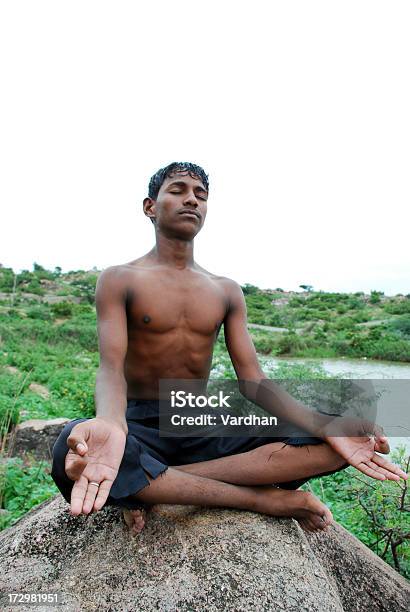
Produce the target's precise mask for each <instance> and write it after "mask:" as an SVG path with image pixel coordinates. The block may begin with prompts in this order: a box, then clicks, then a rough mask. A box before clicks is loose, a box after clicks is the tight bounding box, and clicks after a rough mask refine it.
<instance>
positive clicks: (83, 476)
mask: <svg viewBox="0 0 410 612" xmlns="http://www.w3.org/2000/svg"><path fill="white" fill-rule="evenodd" d="M125 443H126V433H125V432H124V430H123V429H121V427H119V426H118V425H117V424H116V423H114V422H113V421H110V420H109V419H104V418H103V417H96V418H94V419H89V420H87V421H83V422H82V423H78V424H77V425H75V426H74V427H73V429H72V431H71V434H70V436H69V437H68V438H67V444H68V446H69V447H70V450H69V451H68V453H67V456H66V460H65V471H66V474H67V476H68V477H69V478H70V479H71V480H74V481H75V483H74V486H73V489H72V492H71V514H72V515H74V516H76V515H78V514H81V513H84V514H88V513H89V512H91V510H92V509H94V510H95V511H97V510H100V509H101V508H102V507H103V505H104V504H105V502H106V501H107V498H108V495H109V492H110V489H111V487H112V485H113V482H114V480H115V478H116V477H117V474H118V470H119V467H120V465H121V461H122V458H123V456H124V450H125ZM79 444H81V445H82V446H83V447H84V448H83V449H82V448H81V446H80V447H79V446H78V445H79ZM93 482H94V483H98V484H99V485H100V486H99V487H97V486H95V485H94V484H90V483H93Z"/></svg>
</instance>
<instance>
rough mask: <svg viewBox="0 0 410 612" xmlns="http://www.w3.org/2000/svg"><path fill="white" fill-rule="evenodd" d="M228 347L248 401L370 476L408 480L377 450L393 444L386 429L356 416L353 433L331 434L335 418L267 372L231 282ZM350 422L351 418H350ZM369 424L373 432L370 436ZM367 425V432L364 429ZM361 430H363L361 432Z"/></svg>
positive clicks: (242, 301)
mask: <svg viewBox="0 0 410 612" xmlns="http://www.w3.org/2000/svg"><path fill="white" fill-rule="evenodd" d="M224 323H225V339H226V346H227V348H228V351H229V354H230V356H231V359H232V363H233V366H234V368H235V372H236V375H237V377H238V381H239V390H240V392H241V393H242V395H243V396H244V397H246V398H247V399H248V400H250V401H252V402H255V403H256V404H258V405H259V406H261V407H262V408H264V409H265V410H266V411H267V412H270V413H271V414H273V415H275V416H277V417H278V419H282V420H283V421H288V422H291V423H294V424H295V425H297V426H298V427H300V428H301V429H303V430H305V431H308V432H309V433H312V434H313V435H314V436H316V437H319V438H322V439H323V440H325V441H326V442H327V443H328V444H329V445H330V446H331V447H332V448H333V449H334V450H335V451H336V452H337V453H338V454H339V455H340V456H341V457H343V458H344V459H345V460H346V461H348V462H349V463H350V465H353V467H355V468H356V469H358V470H359V471H361V472H363V474H366V475H367V476H371V477H372V478H376V479H377V480H384V479H385V478H388V479H390V480H396V481H397V480H399V479H400V478H404V479H406V480H407V478H408V476H407V474H406V473H405V472H404V471H403V470H402V469H401V468H400V467H399V466H396V465H393V464H392V463H390V461H388V460H387V459H384V458H383V457H381V456H380V455H377V453H376V452H375V451H379V452H382V453H384V454H387V453H388V452H389V445H388V441H387V438H386V436H384V435H383V430H382V429H381V428H380V427H379V426H378V425H375V424H372V423H366V421H360V419H359V420H357V419H356V420H355V419H353V420H352V421H351V427H352V433H351V435H350V436H349V437H348V436H346V435H338V436H332V435H331V434H330V435H329V433H328V432H329V427H328V426H329V423H330V422H331V421H332V420H333V417H328V416H324V415H322V414H319V413H318V412H316V411H311V410H310V409H308V408H306V407H305V406H303V404H301V403H300V402H298V401H297V400H295V399H294V398H293V397H292V396H291V395H289V393H287V392H286V391H284V390H283V389H281V388H280V387H279V385H277V384H276V383H275V382H274V381H273V380H270V379H269V378H267V377H266V376H265V374H264V373H263V371H262V369H261V367H260V365H259V362H258V358H257V355H256V351H255V347H254V346H253V342H252V339H251V338H250V336H249V333H248V329H247V325H246V303H245V298H244V296H243V293H242V289H241V287H240V286H239V285H238V284H237V283H235V282H234V281H229V308H228V312H227V314H226V317H225V321H224ZM347 424H349V421H348V420H347ZM365 427H369V429H371V430H372V431H373V434H372V435H374V436H375V437H374V438H373V437H370V436H369V435H368V434H367V433H366V431H365V429H364V428H365ZM362 428H363V432H362V433H360V430H361V429H362ZM358 431H359V433H357V432H358Z"/></svg>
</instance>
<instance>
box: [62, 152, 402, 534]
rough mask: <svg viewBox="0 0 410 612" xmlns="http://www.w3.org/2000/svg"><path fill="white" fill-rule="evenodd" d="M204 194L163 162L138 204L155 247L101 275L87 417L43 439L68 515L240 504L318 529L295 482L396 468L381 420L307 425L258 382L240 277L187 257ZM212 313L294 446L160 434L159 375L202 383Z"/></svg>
mask: <svg viewBox="0 0 410 612" xmlns="http://www.w3.org/2000/svg"><path fill="white" fill-rule="evenodd" d="M207 198H208V180H207V175H206V174H205V173H204V171H203V170H202V168H200V167H199V166H195V165H193V164H188V163H183V164H178V163H176V164H170V166H167V167H166V168H164V169H161V170H160V171H158V173H156V174H155V175H154V176H153V177H152V179H151V181H150V186H149V197H146V198H145V199H144V202H143V206H144V213H145V215H146V216H147V217H149V218H150V219H151V221H152V222H153V224H154V228H155V237H156V244H155V246H154V247H153V248H152V250H151V251H149V252H148V253H147V254H146V255H144V256H143V257H140V258H139V259H136V260H134V261H131V262H129V263H127V264H124V265H118V266H113V267H110V268H107V269H106V270H104V271H103V272H102V273H101V274H100V276H99V279H98V283H97V288H96V307H97V317H98V335H99V349H100V367H99V369H98V373H97V381H96V392H95V400H96V417H95V418H93V419H76V420H75V421H72V422H71V423H69V424H68V425H67V426H66V427H65V428H64V430H63V431H62V433H61V434H60V436H59V438H58V440H57V442H56V444H55V446H54V449H53V471H52V476H53V478H54V480H55V482H56V484H57V485H58V487H59V488H60V490H61V492H62V493H63V495H64V497H65V499H66V500H67V501H69V502H71V514H72V515H73V516H77V515H79V514H82V513H83V514H89V513H91V512H97V511H99V510H101V508H102V507H103V506H104V504H105V503H106V502H107V504H114V505H118V506H120V507H123V508H125V510H124V517H125V520H126V522H127V524H128V525H129V526H130V528H131V530H132V532H134V533H137V532H139V531H140V530H141V529H142V527H143V525H144V520H145V513H144V512H143V511H142V510H139V509H138V508H139V507H141V506H143V505H144V504H148V505H151V504H157V503H161V504H193V505H204V506H219V507H221V506H222V507H231V508H239V509H245V510H252V511H255V512H261V513H265V514H268V515H273V516H288V517H293V518H295V519H296V520H297V521H298V522H299V524H300V525H301V527H302V528H303V529H305V530H307V531H315V530H318V529H327V528H328V526H329V525H330V524H331V522H332V514H331V512H330V510H329V509H328V508H327V507H326V506H325V505H324V504H323V503H322V502H321V501H320V500H319V499H317V498H316V497H315V496H313V495H312V494H311V493H309V492H306V491H301V490H296V489H297V488H298V486H300V484H301V482H306V481H307V480H308V479H309V478H311V477H313V476H317V475H323V474H327V473H332V472H335V471H338V470H340V469H343V468H344V467H347V466H348V465H353V466H354V467H356V468H357V469H358V470H360V471H362V472H363V473H365V474H367V475H369V476H371V477H373V478H376V479H379V480H384V479H390V480H399V479H400V478H407V474H405V472H403V471H402V470H401V469H400V468H399V467H398V466H395V465H393V464H392V463H390V462H389V461H388V460H386V459H385V458H383V457H381V456H380V455H379V454H377V452H376V451H378V452H379V453H384V454H387V453H388V452H389V445H388V441H387V438H386V437H385V436H383V435H382V432H381V430H380V429H377V430H376V429H375V430H374V432H373V433H374V435H370V436H369V435H364V434H362V436H357V435H356V437H354V436H349V437H343V436H332V435H331V434H330V431H329V430H328V429H327V428H326V427H327V425H326V424H327V423H328V422H329V419H327V420H326V418H325V417H320V416H319V415H318V416H317V419H318V420H316V421H315V423H313V424H312V418H311V413H310V412H309V415H307V413H308V410H307V409H306V408H304V407H303V406H302V405H301V404H299V403H298V402H296V400H294V399H293V398H291V396H290V395H288V394H287V393H286V392H284V391H281V390H280V389H279V388H278V385H275V383H274V382H273V381H269V379H268V378H267V376H266V375H265V374H264V372H263V371H262V369H261V367H260V365H259V362H258V359H257V355H256V352H255V349H254V346H253V343H252V340H251V338H250V336H249V334H248V331H247V324H246V304H245V300H244V297H243V293H242V290H241V287H240V285H238V284H237V283H236V282H235V281H233V280H230V279H228V278H225V277H221V276H217V275H215V274H212V273H210V272H208V271H207V270H205V269H204V268H202V267H201V266H199V265H198V264H197V263H196V262H195V261H194V256H193V255H194V254H193V247H194V238H195V236H196V235H197V234H198V232H199V231H200V230H201V228H202V226H203V224H204V221H205V217H206V212H207ZM222 324H223V325H224V332H225V339H226V346H227V349H228V351H229V354H230V357H231V359H232V363H233V366H234V368H235V372H236V375H237V377H238V380H239V381H247V383H251V387H252V383H254V384H255V385H256V386H257V387H259V388H260V386H261V385H262V386H263V385H264V384H265V383H266V385H265V388H264V392H263V393H262V394H259V396H258V397H260V398H262V399H261V401H260V402H259V403H260V405H261V406H263V407H264V408H265V409H266V410H269V411H270V412H272V414H276V415H278V417H279V418H284V419H287V420H288V421H290V422H292V423H295V424H296V425H297V426H299V427H301V428H303V430H304V431H307V432H308V433H307V435H308V434H309V433H314V434H316V435H317V437H312V438H306V440H305V441H304V442H305V443H300V442H299V443H298V442H295V441H292V440H291V439H287V440H281V441H278V440H275V439H274V438H273V439H272V438H271V439H270V440H269V439H264V438H250V439H249V440H248V441H247V442H246V443H244V441H243V439H239V438H237V439H235V438H231V439H230V442H229V443H228V442H227V443H226V444H225V447H223V445H222V446H221V445H219V446H218V443H217V442H215V440H216V439H215V438H207V439H205V438H203V439H198V440H197V446H196V447H195V444H191V443H190V445H185V446H184V440H171V441H170V440H169V439H166V438H161V437H160V436H159V434H158V427H157V422H156V420H155V410H158V406H157V401H158V389H159V380H160V379H203V380H207V379H208V377H209V373H210V369H211V363H212V354H213V347H214V344H215V341H216V339H217V336H218V332H219V329H220V327H221V325H222ZM264 381H265V382H264ZM246 388H248V389H249V385H245V386H244V389H245V391H244V394H245V395H246V396H247V397H248V398H251V396H252V391H251V390H249V391H246ZM254 397H255V394H254V395H253V398H254ZM319 419H322V420H319ZM284 441H285V442H286V443H285V444H284V443H283V442H284ZM191 442H192V440H191ZM225 442H226V440H225ZM238 445H239V446H238ZM223 448H224V450H221V449H223ZM117 476H118V477H117ZM272 485H276V486H272ZM292 489H295V490H292ZM110 492H111V494H110Z"/></svg>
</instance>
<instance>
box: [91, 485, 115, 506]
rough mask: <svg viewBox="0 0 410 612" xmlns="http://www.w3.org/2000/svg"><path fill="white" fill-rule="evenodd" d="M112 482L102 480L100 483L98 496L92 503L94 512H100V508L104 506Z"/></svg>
mask: <svg viewBox="0 0 410 612" xmlns="http://www.w3.org/2000/svg"><path fill="white" fill-rule="evenodd" d="M113 482H114V481H113V480H104V481H103V482H102V483H101V485H100V488H99V489H98V495H97V497H96V499H95V502H94V509H95V511H96V512H97V511H98V510H101V508H102V507H103V506H104V504H105V502H106V501H107V499H108V495H109V492H110V489H111V487H112V483H113Z"/></svg>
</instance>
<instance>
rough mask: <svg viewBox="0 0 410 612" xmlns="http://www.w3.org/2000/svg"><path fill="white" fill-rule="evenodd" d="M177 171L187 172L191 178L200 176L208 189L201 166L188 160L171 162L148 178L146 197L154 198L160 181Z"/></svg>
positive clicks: (206, 176)
mask: <svg viewBox="0 0 410 612" xmlns="http://www.w3.org/2000/svg"><path fill="white" fill-rule="evenodd" d="M177 172H188V173H189V175H190V176H191V177H192V178H200V179H201V181H202V183H203V185H204V187H205V189H206V190H207V191H209V181H208V175H207V174H205V171H204V169H203V168H201V166H197V165H196V164H191V163H190V162H172V164H169V165H168V166H165V168H160V170H158V171H157V172H156V173H155V174H154V175H153V176H152V177H151V179H150V182H149V186H148V197H150V198H152V199H153V200H156V199H157V197H158V192H159V190H160V189H161V185H162V183H163V182H164V181H165V179H166V178H167V177H170V176H173V175H174V174H176V173H177Z"/></svg>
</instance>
